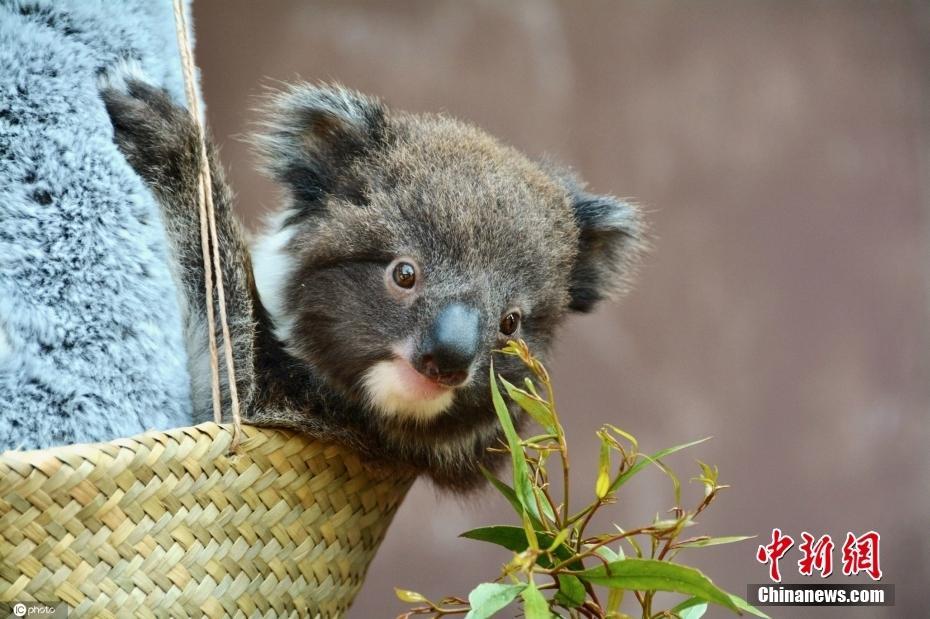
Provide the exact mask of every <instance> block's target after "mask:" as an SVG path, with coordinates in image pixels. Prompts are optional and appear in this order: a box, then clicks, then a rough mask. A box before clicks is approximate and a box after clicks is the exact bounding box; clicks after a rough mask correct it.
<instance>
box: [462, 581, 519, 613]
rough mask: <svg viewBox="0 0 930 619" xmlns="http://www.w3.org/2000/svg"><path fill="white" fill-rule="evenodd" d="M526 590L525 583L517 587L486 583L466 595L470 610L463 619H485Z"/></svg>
mask: <svg viewBox="0 0 930 619" xmlns="http://www.w3.org/2000/svg"><path fill="white" fill-rule="evenodd" d="M524 588H526V584H525V583H521V584H519V585H503V584H500V583H495V582H486V583H482V584H480V585H478V586H477V587H475V588H474V589H472V592H471V593H469V594H468V603H469V605H471V610H470V611H468V614H467V615H465V619H487V618H488V617H491V616H493V615H494V613H496V612H497V611H499V610H501V609H503V608H504V607H505V606H507V605H508V604H510V603H511V602H513V601H514V599H515V598H516V597H517V596H518V595H520V592H521V591H523V589H524Z"/></svg>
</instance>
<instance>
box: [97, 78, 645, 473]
mask: <svg viewBox="0 0 930 619" xmlns="http://www.w3.org/2000/svg"><path fill="white" fill-rule="evenodd" d="M102 97H103V100H104V103H105V105H106V109H107V111H108V112H109V115H110V117H111V119H112V123H113V128H114V137H115V141H116V144H117V145H118V147H119V149H120V150H121V151H122V152H123V153H124V155H125V156H126V158H127V160H128V162H129V163H130V164H131V165H132V166H133V168H134V169H135V170H136V171H137V172H138V174H139V175H140V176H141V177H142V179H144V181H145V182H146V183H147V184H148V186H149V187H150V188H151V191H152V192H153V193H154V195H155V196H156V198H157V199H158V201H159V204H160V206H161V209H162V214H163V217H164V220H165V225H166V227H167V230H168V234H169V237H170V242H171V245H172V247H173V249H174V255H175V256H176V258H177V264H176V265H175V266H176V271H177V279H178V280H179V282H180V284H181V288H182V290H183V296H184V299H183V300H184V305H185V310H186V323H187V329H188V332H189V333H188V339H189V347H190V355H191V358H192V359H194V360H197V359H200V360H203V359H204V358H205V356H204V351H205V349H206V346H205V342H206V335H207V328H206V326H205V322H204V320H203V318H202V317H203V316H204V312H205V301H204V274H203V263H202V258H201V238H200V222H199V215H198V209H197V206H196V204H197V192H198V174H199V170H200V165H201V158H200V148H199V146H198V145H199V134H198V128H197V126H196V124H195V123H194V122H193V120H192V118H191V116H190V114H189V112H188V111H187V110H186V109H184V108H182V107H179V106H177V105H175V104H174V103H173V102H172V101H171V99H170V98H169V96H168V95H167V94H166V93H165V92H164V91H162V90H160V89H156V88H154V87H152V86H150V85H148V84H147V83H145V82H144V81H142V80H138V79H130V80H128V81H127V82H126V83H125V84H124V85H123V86H122V87H113V86H111V87H105V88H103V90H102ZM261 118H262V120H261V124H260V127H259V130H258V132H257V135H256V136H255V138H254V144H255V146H256V150H257V153H258V156H259V159H260V161H261V162H262V166H263V169H264V171H265V172H267V173H268V174H269V175H270V176H271V177H272V178H273V179H275V180H276V181H277V182H278V183H279V184H280V185H281V187H282V188H283V189H284V192H283V194H284V199H283V204H282V205H281V207H280V208H279V209H278V210H277V211H276V213H275V214H274V215H273V216H272V217H271V218H270V219H269V221H268V222H267V225H266V227H265V229H264V230H263V231H262V232H261V233H260V234H259V235H257V237H256V238H255V239H254V241H253V242H251V243H249V242H247V240H246V235H245V234H244V232H243V229H242V227H241V225H240V224H239V222H238V220H237V219H236V216H235V214H234V209H233V196H232V193H231V191H230V189H229V186H228V184H227V183H226V181H225V175H224V173H223V169H222V166H221V165H220V163H219V161H218V158H217V155H216V152H215V149H214V148H213V147H212V146H209V147H208V151H209V152H208V158H209V164H210V166H211V170H212V175H213V201H214V205H215V212H216V218H217V226H218V237H219V241H218V243H219V250H220V254H221V258H222V263H223V264H222V277H223V282H224V285H225V292H226V302H227V312H228V316H229V320H228V322H229V326H230V329H231V342H232V345H233V349H234V357H235V368H236V380H237V383H236V385H237V388H238V393H239V395H240V401H241V405H242V410H243V416H244V418H245V419H246V420H247V421H249V422H250V423H252V424H255V425H262V426H275V427H286V428H291V429H294V430H298V431H301V432H305V433H309V434H311V435H313V436H317V437H321V438H323V439H326V440H332V441H338V442H340V443H343V444H345V445H348V446H349V447H351V448H352V449H355V450H356V451H358V452H359V453H360V454H361V455H363V456H364V457H366V458H369V459H372V460H374V461H381V462H388V463H391V464H393V465H396V466H400V467H405V468H407V469H411V470H414V471H417V472H420V473H424V474H426V475H428V476H429V477H430V478H431V479H432V480H433V481H434V482H435V483H436V484H437V485H438V486H439V487H441V488H449V489H452V490H460V491H465V490H468V489H471V488H475V487H477V486H479V485H480V484H481V482H482V481H483V476H482V474H481V470H480V467H481V466H484V467H487V468H489V469H494V468H495V467H497V466H498V465H499V464H500V462H501V460H502V458H503V456H502V454H501V453H500V451H499V450H489V448H491V447H495V446H499V445H500V444H501V443H502V441H503V440H504V439H503V434H502V431H501V429H500V427H499V424H498V420H497V417H496V415H495V413H494V409H493V406H492V404H491V397H490V385H489V382H490V377H489V370H490V365H491V361H492V356H494V355H493V351H494V350H495V349H499V348H501V347H502V346H504V345H505V344H506V342H507V341H508V340H511V339H518V338H522V339H523V340H525V341H526V342H527V344H528V345H529V347H530V349H531V350H532V351H533V352H534V353H535V354H536V355H538V356H539V357H540V358H542V359H545V358H546V355H547V353H548V352H549V350H550V348H551V346H552V343H553V338H554V336H555V333H556V330H557V328H558V327H559V325H561V324H562V323H563V321H564V320H565V319H566V317H567V316H568V315H569V314H571V313H573V312H589V311H590V310H591V309H592V308H593V307H595V306H596V304H597V303H598V302H599V301H600V300H602V299H604V298H607V297H609V296H611V295H613V294H615V293H618V292H621V291H623V290H624V289H625V288H626V287H627V285H628V283H629V280H630V276H631V274H632V273H633V271H634V267H635V265H636V263H637V258H638V256H639V255H640V253H641V249H642V247H643V237H644V225H643V221H642V218H641V216H640V213H639V211H638V209H637V208H636V206H635V205H633V204H631V203H629V202H625V201H621V200H618V199H616V198H614V197H611V196H605V195H595V194H593V193H589V192H587V191H586V190H585V189H584V186H583V185H582V184H581V182H580V181H578V180H577V179H576V178H575V177H574V176H573V175H572V174H570V173H569V172H567V171H563V170H560V169H558V168H556V167H554V166H552V165H550V164H541V163H537V162H534V161H533V160H531V159H529V158H528V157H526V156H524V155H522V154H521V153H519V152H518V151H516V150H514V149H513V148H510V147H508V146H506V145H504V144H502V143H500V142H499V141H497V140H496V139H494V138H493V137H491V136H489V135H488V134H486V133H484V132H483V131H481V130H479V129H477V128H475V127H473V126H471V125H469V124H466V123H463V122H460V121H457V120H454V119H451V118H448V117H446V116H442V115H434V114H410V113H405V112H402V111H397V110H393V109H391V108H389V107H388V106H386V105H385V104H383V103H382V102H381V101H379V100H378V99H376V98H373V97H368V96H365V95H362V94H360V93H358V92H355V91H352V90H349V89H346V88H344V87H341V86H331V85H312V84H309V83H297V84H293V85H289V86H286V87H284V88H283V89H282V90H279V91H277V92H276V93H275V94H273V95H271V96H270V97H268V99H267V101H266V102H265V104H264V106H263V108H262V111H261ZM494 369H495V371H496V372H498V373H500V374H501V375H502V376H504V377H505V378H506V379H507V380H509V381H511V382H513V383H517V382H518V381H521V380H522V378H523V368H522V367H521V365H520V362H519V361H518V360H516V359H513V358H511V357H509V356H504V355H497V356H494ZM192 372H193V374H195V383H196V382H197V380H198V377H199V384H200V386H199V387H198V391H199V397H198V398H197V404H196V408H197V409H198V410H199V411H200V414H201V416H202V418H203V419H206V418H208V417H209V414H210V407H209V403H210V399H209V398H210V393H209V383H208V380H209V370H208V368H207V367H206V366H205V365H203V363H202V362H200V363H198V364H197V367H194V368H192ZM225 391H226V389H225V388H224V397H227V398H228V394H225ZM511 412H512V415H513V416H514V419H515V422H516V423H517V424H519V423H520V422H521V421H522V414H521V413H520V411H519V410H516V409H514V410H512V411H511Z"/></svg>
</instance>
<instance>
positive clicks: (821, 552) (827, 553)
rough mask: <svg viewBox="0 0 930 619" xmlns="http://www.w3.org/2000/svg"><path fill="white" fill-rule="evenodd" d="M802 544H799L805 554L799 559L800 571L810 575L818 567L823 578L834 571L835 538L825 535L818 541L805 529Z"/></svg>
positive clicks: (802, 573)
mask: <svg viewBox="0 0 930 619" xmlns="http://www.w3.org/2000/svg"><path fill="white" fill-rule="evenodd" d="M801 539H803V540H804V541H803V542H801V545H800V546H798V550H800V551H801V552H802V553H803V554H804V556H803V557H801V560H800V561H798V571H799V572H800V573H801V575H802V576H810V575H811V574H813V573H814V570H815V569H816V570H817V571H818V572H820V577H821V578H826V577H827V576H829V575H830V574H832V573H833V540H832V539H831V538H830V536H829V535H824V536H823V537H821V538H820V539H818V540H817V541H816V542H814V536H813V535H811V534H810V533H808V532H807V531H804V532H803V533H801Z"/></svg>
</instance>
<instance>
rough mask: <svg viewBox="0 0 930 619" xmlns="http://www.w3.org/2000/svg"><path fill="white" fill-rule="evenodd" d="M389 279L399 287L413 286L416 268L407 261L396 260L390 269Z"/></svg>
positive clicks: (415, 279) (415, 281) (415, 280)
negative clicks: (392, 268) (391, 269)
mask: <svg viewBox="0 0 930 619" xmlns="http://www.w3.org/2000/svg"><path fill="white" fill-rule="evenodd" d="M391 279H393V280H394V283H395V284H397V285H398V286H400V287H401V288H408V289H409V288H413V285H414V284H416V283H417V270H416V268H415V267H414V266H413V265H412V264H410V263H409V262H398V263H397V264H395V265H394V270H393V271H391Z"/></svg>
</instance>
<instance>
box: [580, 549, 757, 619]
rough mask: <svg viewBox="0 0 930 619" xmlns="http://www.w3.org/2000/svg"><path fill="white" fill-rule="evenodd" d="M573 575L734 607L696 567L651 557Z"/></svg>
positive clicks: (623, 586)
mask: <svg viewBox="0 0 930 619" xmlns="http://www.w3.org/2000/svg"><path fill="white" fill-rule="evenodd" d="M575 576H577V577H578V578H580V579H582V580H586V581H588V582H590V583H592V584H595V585H602V586H605V587H618V588H621V589H630V590H634V591H652V590H656V591H674V592H676V593H684V594H687V595H693V596H696V597H699V598H701V599H702V600H706V601H708V602H713V603H715V604H719V605H721V606H725V607H726V608H729V609H730V610H735V611H736V610H738V609H739V607H738V606H737V604H736V602H734V601H733V600H731V599H730V598H731V596H730V594H728V593H727V592H725V591H723V590H722V589H720V588H718V587H717V585H715V584H714V583H713V582H711V580H710V579H709V578H708V577H707V576H705V575H704V574H702V573H701V572H699V571H698V570H696V569H694V568H691V567H685V566H683V565H676V564H674V563H669V562H667V561H656V560H654V559H624V560H623V561H616V562H614V563H609V564H608V565H599V566H597V567H594V568H591V569H588V570H585V571H583V572H575Z"/></svg>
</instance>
